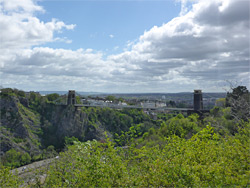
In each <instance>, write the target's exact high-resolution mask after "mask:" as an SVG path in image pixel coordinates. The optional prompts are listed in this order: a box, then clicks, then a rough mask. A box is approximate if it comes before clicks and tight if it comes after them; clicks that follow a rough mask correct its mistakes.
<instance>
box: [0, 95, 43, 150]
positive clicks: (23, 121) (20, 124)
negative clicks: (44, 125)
mask: <svg viewBox="0 0 250 188" xmlns="http://www.w3.org/2000/svg"><path fill="white" fill-rule="evenodd" d="M21 100H22V103H24V104H25V105H27V104H28V103H27V99H24V98H22V99H21ZM0 108H1V118H0V128H1V131H0V139H1V140H0V144H1V147H0V151H1V155H3V154H4V153H5V152H6V151H8V150H10V149H11V148H14V149H16V150H17V151H25V152H27V151H28V152H29V153H31V151H30V148H32V153H37V152H39V145H37V143H39V141H40V140H39V137H38V135H36V134H35V131H36V130H37V129H39V115H36V114H34V113H33V112H31V111H29V110H28V109H27V108H26V107H24V106H23V105H22V104H21V103H20V100H19V98H18V97H16V96H8V97H4V98H1V100H0ZM35 119H36V120H37V123H38V125H36V126H35V125H34V120H35ZM28 146H29V147H28Z"/></svg>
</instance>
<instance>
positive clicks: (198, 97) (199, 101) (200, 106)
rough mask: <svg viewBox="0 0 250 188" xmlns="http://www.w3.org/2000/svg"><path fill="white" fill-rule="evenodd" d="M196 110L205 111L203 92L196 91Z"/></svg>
mask: <svg viewBox="0 0 250 188" xmlns="http://www.w3.org/2000/svg"><path fill="white" fill-rule="evenodd" d="M194 110H197V111H198V110H203V99H202V91H201V90H194Z"/></svg>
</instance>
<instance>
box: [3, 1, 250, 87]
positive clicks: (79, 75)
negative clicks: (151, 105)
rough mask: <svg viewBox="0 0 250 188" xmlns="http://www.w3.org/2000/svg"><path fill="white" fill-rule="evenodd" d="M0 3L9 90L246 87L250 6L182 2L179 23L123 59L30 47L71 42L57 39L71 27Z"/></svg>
mask: <svg viewBox="0 0 250 188" xmlns="http://www.w3.org/2000/svg"><path fill="white" fill-rule="evenodd" d="M1 2H3V3H1V4H0V6H1V12H0V27H1V28H0V30H1V32H2V36H3V37H1V41H0V42H1V44H2V45H1V47H0V48H2V49H1V50H2V51H1V55H0V67H1V72H2V73H1V78H2V79H1V81H2V84H3V85H4V86H5V85H7V86H11V87H17V88H24V89H30V90H35V89H36V88H38V89H43V90H51V89H57V90H67V89H69V88H74V89H77V90H79V91H80V90H81V91H93V90H95V91H108V92H179V91H192V90H193V89H194V88H201V89H203V90H206V91H216V90H217V89H220V90H221V91H222V87H221V83H222V82H224V81H225V80H238V81H239V82H242V84H244V85H247V86H248V87H249V80H248V78H249V76H250V73H249V67H250V65H249V60H250V59H249V1H237V0H209V1H205V0H199V1H198V0H197V1H195V3H193V6H192V7H191V8H190V7H188V8H187V7H185V6H184V5H187V4H188V3H186V2H187V1H183V2H184V4H183V7H182V12H181V14H180V16H179V17H176V18H174V19H172V20H171V21H170V22H168V23H166V24H163V25H162V26H155V27H153V28H152V29H150V30H149V31H146V32H145V33H144V34H143V35H141V36H140V37H139V39H138V40H136V41H134V42H128V48H127V49H126V50H125V51H124V52H123V53H120V54H116V55H110V56H108V57H107V58H106V59H104V57H103V54H102V53H101V52H95V50H92V49H87V50H84V49H79V50H75V51H74V50H65V49H52V48H45V47H43V48H42V47H36V48H32V47H33V46H34V45H39V44H43V43H46V42H50V41H55V40H59V41H61V40H62V41H66V42H67V41H68V42H70V40H69V39H67V38H62V39H57V38H54V37H53V36H54V33H55V32H59V31H62V29H63V28H65V29H73V28H74V25H66V24H65V23H64V22H62V21H58V20H56V19H52V20H51V21H50V22H46V23H44V22H42V21H40V20H39V19H38V18H37V17H35V16H34V12H36V11H43V9H42V7H40V6H38V5H36V4H34V3H32V1H31V0H26V1H23V2H26V3H20V4H16V5H15V6H11V5H8V3H6V2H8V1H1ZM6 11H7V12H6ZM10 23H11V24H10ZM109 37H110V38H112V37H114V36H113V35H109ZM13 48H15V51H13V50H12V49H13ZM217 86H218V87H217Z"/></svg>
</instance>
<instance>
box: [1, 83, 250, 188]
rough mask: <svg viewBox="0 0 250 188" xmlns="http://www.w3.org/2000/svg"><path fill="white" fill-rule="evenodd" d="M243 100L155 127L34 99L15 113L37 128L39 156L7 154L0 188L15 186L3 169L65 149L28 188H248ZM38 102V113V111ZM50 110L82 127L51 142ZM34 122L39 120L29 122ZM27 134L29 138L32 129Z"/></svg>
mask: <svg viewBox="0 0 250 188" xmlns="http://www.w3.org/2000/svg"><path fill="white" fill-rule="evenodd" d="M236 93H237V97H235V95H236ZM247 96H249V93H248V91H247V90H245V89H244V87H243V88H242V87H240V88H238V89H236V90H232V92H231V93H228V95H227V97H226V98H225V99H221V100H218V101H217V105H218V106H215V107H214V108H213V109H211V111H210V114H207V115H206V116H204V117H203V118H201V117H199V116H198V115H197V114H192V115H190V116H188V117H185V116H184V115H182V114H177V115H175V114H164V113H158V114H157V120H153V119H152V118H151V117H150V116H149V115H147V114H146V113H144V112H143V111H142V110H136V109H124V110H114V109H110V108H91V107H90V108H84V107H83V108H82V109H81V110H77V111H76V110H75V109H73V110H72V109H71V108H73V107H68V108H65V109H64V108H57V109H56V108H55V105H54V104H52V103H50V102H48V103H46V100H45V99H43V98H40V97H39V96H36V97H35V96H33V99H34V100H35V101H37V102H34V101H33V102H32V101H30V105H31V106H29V107H25V106H24V105H22V104H19V105H18V108H19V113H21V115H20V116H21V117H22V119H23V122H24V123H25V124H26V125H27V126H28V125H29V122H30V121H32V122H34V124H33V125H38V124H37V123H38V122H40V123H41V125H42V126H41V134H40V133H39V134H37V135H40V136H41V137H42V138H43V139H44V141H43V142H41V143H42V145H41V146H39V147H42V152H40V153H38V154H37V155H32V157H31V156H30V155H29V154H28V153H27V152H20V151H18V150H15V149H10V150H9V151H7V152H6V153H5V156H4V157H3V160H2V164H4V165H5V167H3V166H0V174H1V175H2V177H1V176H0V183H1V184H0V187H6V185H7V186H9V187H17V186H18V184H20V182H19V180H18V178H17V177H16V176H15V175H12V176H11V175H10V173H9V168H8V167H18V166H20V165H24V164H28V163H30V162H31V160H32V159H33V160H39V159H44V158H47V157H50V158H51V157H55V156H56V155H58V154H57V152H56V150H58V149H61V151H62V149H64V151H63V152H61V153H60V157H59V158H57V159H56V160H55V162H54V163H53V164H52V165H51V166H50V167H49V168H46V169H45V168H44V169H40V170H41V172H40V173H41V174H47V177H46V179H45V180H44V182H42V184H41V182H40V181H39V180H37V182H34V184H33V185H32V186H31V187H39V186H42V187H249V186H250V152H249V151H250V121H249V119H250V117H249V112H248V113H245V112H244V110H243V109H242V107H241V106H240V105H239V104H237V101H238V103H240V104H241V103H242V102H244V105H246V108H245V111H247V109H249V106H250V105H249V99H248V97H247ZM39 101H40V102H39ZM44 101H45V103H44ZM39 103H40V104H43V105H44V106H43V107H42V108H40V107H39V108H38V109H37V108H36V105H38V104H39ZM30 109H32V110H30ZM56 110H57V113H60V112H63V113H62V114H61V116H60V117H61V118H64V119H63V121H64V120H65V119H66V118H69V117H70V116H73V117H74V118H76V117H78V116H82V117H81V118H82V121H83V122H84V124H83V123H82V124H80V126H82V127H81V129H80V128H79V127H78V128H79V130H78V129H77V132H76V133H74V134H76V136H75V135H69V134H66V135H64V134H62V135H61V137H56V136H55V135H57V133H58V132H57V131H58V127H57V126H55V125H53V124H52V122H53V121H55V119H53V118H54V114H55V113H54V111H56ZM42 112H43V113H42ZM68 116H69V117H68ZM38 117H41V120H40V121H38V122H37V123H35V122H36V121H37V118H38ZM74 118H71V119H74ZM25 119H26V120H25ZM56 119H57V118H56ZM79 121H80V120H79ZM59 122H61V121H59ZM73 122H77V121H73ZM59 128H61V127H59ZM73 128H75V127H73ZM27 129H28V128H27ZM29 129H30V130H32V131H31V133H32V134H35V131H34V130H36V129H34V128H29ZM3 130H5V128H4V129H3ZM105 131H106V138H105V133H104V132H105ZM77 133H79V134H77ZM6 135H7V134H6ZM13 140H14V142H15V143H16V144H21V143H22V142H27V138H25V139H24V138H21V137H20V138H19V137H16V138H15V139H13ZM39 143H40V142H39ZM65 145H66V146H67V148H64V146H65ZM10 176H11V178H8V177H10Z"/></svg>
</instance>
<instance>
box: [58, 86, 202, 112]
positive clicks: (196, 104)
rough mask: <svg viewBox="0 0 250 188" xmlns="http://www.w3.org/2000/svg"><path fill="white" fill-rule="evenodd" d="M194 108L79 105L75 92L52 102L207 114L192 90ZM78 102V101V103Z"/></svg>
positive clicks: (88, 105) (200, 98) (198, 91)
mask: <svg viewBox="0 0 250 188" xmlns="http://www.w3.org/2000/svg"><path fill="white" fill-rule="evenodd" d="M193 95H194V108H171V107H168V106H163V107H162V106H161V107H157V106H156V105H155V106H151V107H144V106H141V105H119V104H115V103H103V104H90V103H88V104H80V103H77V96H78V97H80V99H82V98H83V96H82V95H81V94H79V93H77V92H76V91H75V90H69V91H68V94H67V95H63V96H61V97H60V98H58V99H57V100H55V101H54V102H55V103H56V104H57V105H67V106H68V105H73V106H75V107H76V108H77V107H101V108H105V107H108V108H114V109H142V110H146V111H181V112H187V113H192V112H201V113H202V112H207V110H203V99H202V92H201V90H194V93H193ZM78 102H79V101H78Z"/></svg>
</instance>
